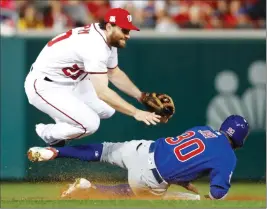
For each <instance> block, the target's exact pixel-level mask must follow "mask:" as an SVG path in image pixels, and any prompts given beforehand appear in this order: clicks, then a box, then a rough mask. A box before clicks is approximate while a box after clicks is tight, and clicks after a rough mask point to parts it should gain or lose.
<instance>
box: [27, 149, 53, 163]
mask: <svg viewBox="0 0 267 209" xmlns="http://www.w3.org/2000/svg"><path fill="white" fill-rule="evenodd" d="M27 155H28V159H29V160H30V161H32V162H40V161H48V160H53V159H54V158H56V156H57V155H58V151H57V150H56V149H55V148H53V147H32V148H30V149H29V150H28V152H27Z"/></svg>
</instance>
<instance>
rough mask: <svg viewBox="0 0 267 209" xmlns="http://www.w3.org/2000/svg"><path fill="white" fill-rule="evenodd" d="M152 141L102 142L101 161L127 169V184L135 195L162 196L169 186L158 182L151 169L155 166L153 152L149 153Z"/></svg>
mask: <svg viewBox="0 0 267 209" xmlns="http://www.w3.org/2000/svg"><path fill="white" fill-rule="evenodd" d="M152 142H153V141H147V140H132V141H127V142H123V143H109V142H105V143H103V145H104V146H103V152H102V156H101V161H102V162H108V163H110V164H113V165H117V166H119V167H121V168H125V169H127V170H128V182H129V185H130V187H131V188H132V190H133V192H134V193H135V195H137V196H143V195H153V196H154V195H157V196H162V195H164V194H165V192H166V191H167V189H168V187H169V185H168V183H167V182H165V181H163V182H162V183H160V184H159V183H158V182H157V180H156V179H155V177H154V175H153V173H152V171H151V169H153V168H155V167H156V166H155V161H154V153H149V146H150V144H151V143H152ZM140 144H141V145H140Z"/></svg>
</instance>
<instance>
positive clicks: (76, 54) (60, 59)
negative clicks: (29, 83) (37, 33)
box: [33, 23, 118, 83]
mask: <svg viewBox="0 0 267 209" xmlns="http://www.w3.org/2000/svg"><path fill="white" fill-rule="evenodd" d="M117 65H118V54H117V48H115V47H109V46H108V45H107V42H106V35H105V33H104V32H103V31H102V30H101V29H100V28H99V24H97V23H95V24H91V25H88V26H85V27H78V28H74V29H72V30H69V31H67V32H66V33H63V34H60V35H58V36H56V37H55V38H53V39H52V40H51V41H49V42H48V43H47V45H46V46H45V47H44V48H43V50H42V51H41V52H40V54H39V56H38V57H37V59H36V61H35V62H34V63H33V69H34V71H38V72H40V73H42V74H44V75H46V76H47V77H48V78H49V79H51V80H53V81H56V82H62V83H64V82H68V83H69V82H79V81H80V80H82V79H83V78H85V77H86V75H87V74H88V73H89V74H95V73H100V74H101V73H103V74H104V73H107V71H108V69H113V68H115V67H117Z"/></svg>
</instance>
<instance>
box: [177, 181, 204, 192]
mask: <svg viewBox="0 0 267 209" xmlns="http://www.w3.org/2000/svg"><path fill="white" fill-rule="evenodd" d="M179 185H180V186H182V187H184V188H185V189H187V190H188V191H191V192H194V193H195V194H199V192H198V189H197V187H196V186H195V185H194V184H192V183H190V182H185V183H180V184H179Z"/></svg>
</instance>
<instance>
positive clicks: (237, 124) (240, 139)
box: [220, 115, 249, 148]
mask: <svg viewBox="0 0 267 209" xmlns="http://www.w3.org/2000/svg"><path fill="white" fill-rule="evenodd" d="M220 131H223V132H224V133H225V134H226V135H227V136H228V137H229V138H230V139H231V141H232V142H233V148H238V147H242V146H243V145H244V143H245V139H246V137H247V135H248V132H249V125H248V122H247V121H246V119H245V118H243V117H242V116H240V115H231V116H229V117H228V118H226V119H225V121H224V122H223V123H222V125H221V128H220Z"/></svg>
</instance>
